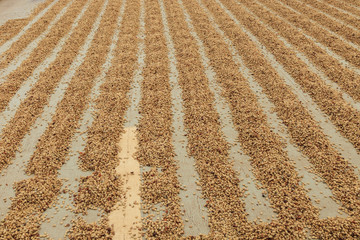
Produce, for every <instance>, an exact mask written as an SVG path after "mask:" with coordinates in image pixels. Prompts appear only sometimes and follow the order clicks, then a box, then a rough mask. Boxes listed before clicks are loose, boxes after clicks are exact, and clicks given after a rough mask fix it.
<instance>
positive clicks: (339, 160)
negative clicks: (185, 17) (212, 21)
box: [207, 0, 360, 215]
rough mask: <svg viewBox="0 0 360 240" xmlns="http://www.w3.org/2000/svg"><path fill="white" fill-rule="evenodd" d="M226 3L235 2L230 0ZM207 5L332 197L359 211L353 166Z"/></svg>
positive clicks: (223, 18)
mask: <svg viewBox="0 0 360 240" xmlns="http://www.w3.org/2000/svg"><path fill="white" fill-rule="evenodd" d="M223 2H225V0H224V1H223ZM226 2H227V3H228V4H227V5H228V6H229V5H230V6H232V4H234V2H233V1H232V2H229V1H226ZM207 6H208V8H209V9H210V10H211V11H212V12H213V14H214V15H215V17H216V18H217V19H218V22H219V24H220V25H221V26H222V28H223V30H224V31H225V32H226V33H227V35H228V37H229V38H230V40H232V42H233V44H234V45H235V47H236V49H237V50H238V51H239V54H240V56H241V57H242V58H243V61H244V63H245V65H246V66H247V67H248V68H249V69H250V70H251V71H252V73H253V75H254V78H255V80H256V81H257V82H258V83H259V84H260V86H261V87H262V88H263V90H264V93H266V95H267V96H268V98H269V99H270V101H272V102H273V103H274V105H275V109H274V110H275V111H276V112H277V114H278V116H279V118H280V119H281V120H282V122H283V123H284V124H285V125H286V126H287V128H288V131H289V134H290V136H291V139H292V140H293V141H294V143H295V144H296V145H297V146H298V147H299V148H300V149H301V151H302V153H303V154H305V155H306V156H308V158H309V162H310V163H311V164H312V165H313V169H314V171H315V172H316V173H317V174H318V175H319V176H320V177H322V179H323V180H324V181H325V182H326V183H327V184H328V185H329V188H330V189H332V192H333V194H334V196H335V197H336V198H337V199H338V200H340V201H341V202H342V204H343V206H344V207H345V208H346V210H347V212H348V213H349V214H350V215H356V214H358V213H359V212H360V201H359V199H358V195H359V194H360V193H359V192H360V182H359V179H358V178H357V176H356V175H355V172H354V168H353V167H352V166H351V165H349V163H348V161H347V160H345V159H344V158H343V157H341V155H340V154H339V153H338V152H337V151H336V150H335V149H334V148H333V147H332V145H331V143H330V142H329V140H328V139H327V137H326V136H325V134H324V133H323V132H322V130H321V128H320V127H319V125H318V124H317V123H316V121H314V119H312V117H311V115H310V114H309V112H308V111H307V110H306V109H305V108H304V107H303V106H302V104H301V102H300V101H299V100H298V99H297V97H296V95H295V94H294V93H293V92H292V91H291V89H290V87H288V86H287V85H286V84H285V83H284V81H283V80H282V79H281V77H280V76H279V75H278V73H277V72H276V71H275V70H274V69H273V68H272V67H271V65H270V64H269V63H268V62H267V60H266V59H265V58H264V56H262V54H261V53H260V51H259V49H257V47H256V46H255V45H254V43H253V42H252V41H251V40H250V39H249V37H248V36H247V35H246V34H245V33H244V32H243V31H242V30H241V29H240V28H239V27H238V26H236V24H235V23H234V21H233V20H232V19H231V18H230V17H229V16H228V15H227V14H225V13H224V11H223V9H222V8H221V7H220V6H219V5H218V4H215V3H213V4H210V3H208V4H207ZM230 27H231V29H230Z"/></svg>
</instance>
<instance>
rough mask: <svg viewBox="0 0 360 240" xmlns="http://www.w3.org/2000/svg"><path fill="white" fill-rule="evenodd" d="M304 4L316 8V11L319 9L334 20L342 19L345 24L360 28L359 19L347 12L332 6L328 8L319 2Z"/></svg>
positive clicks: (306, 0) (305, 0)
mask: <svg viewBox="0 0 360 240" xmlns="http://www.w3.org/2000/svg"><path fill="white" fill-rule="evenodd" d="M304 2H305V3H307V4H309V5H311V6H312V7H314V8H316V9H319V10H321V11H323V12H325V13H327V14H329V15H331V16H332V17H334V18H337V19H340V20H342V21H344V22H347V23H348V24H350V25H353V26H354V27H357V28H360V19H359V18H356V17H354V16H351V15H350V14H348V13H346V12H341V11H339V10H338V9H336V8H334V7H332V6H328V5H326V4H323V3H322V4H321V3H319V2H318V1H309V0H304Z"/></svg>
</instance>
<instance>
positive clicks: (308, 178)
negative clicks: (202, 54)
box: [199, 2, 341, 218]
mask: <svg viewBox="0 0 360 240" xmlns="http://www.w3.org/2000/svg"><path fill="white" fill-rule="evenodd" d="M199 4H200V6H201V7H202V8H203V9H204V11H205V12H206V13H207V15H208V18H209V21H210V22H211V24H212V26H213V27H214V28H215V30H216V32H217V33H218V34H220V35H221V37H222V38H223V39H224V41H225V42H226V44H227V46H228V48H229V50H230V51H231V53H232V55H233V60H234V62H235V63H236V64H237V65H238V66H239V71H240V72H241V73H242V74H243V75H244V76H245V77H246V79H247V81H248V82H249V87H250V88H251V90H252V92H253V93H254V94H256V97H257V98H258V99H259V100H258V104H259V106H260V107H261V108H262V109H263V111H264V113H265V114H266V117H267V122H268V123H269V125H270V127H271V129H272V130H273V131H274V132H275V133H276V134H278V135H279V136H280V137H282V142H284V143H286V147H285V149H286V151H287V153H288V156H289V158H290V159H291V160H293V161H294V164H295V166H296V171H297V172H298V173H299V175H303V177H302V183H303V184H304V187H305V188H306V190H307V191H308V195H309V196H310V195H311V200H312V202H313V204H314V205H315V206H317V207H318V208H319V210H320V218H326V217H329V216H330V217H331V216H337V215H338V214H341V213H338V212H335V211H334V210H335V209H339V205H338V204H337V203H335V201H334V200H332V199H331V197H332V196H333V195H332V194H331V191H330V189H329V188H328V187H327V186H326V185H325V183H323V182H318V178H319V177H317V176H315V175H314V174H313V173H310V172H309V171H308V170H307V168H308V166H309V165H310V163H309V162H308V159H307V158H306V157H305V156H303V154H301V152H300V151H299V149H298V148H297V147H296V146H294V144H293V143H291V142H290V139H291V138H290V136H289V134H288V133H287V131H286V126H285V125H284V124H283V123H281V120H280V119H279V118H278V116H277V114H276V112H273V111H272V109H274V104H273V103H271V102H270V101H269V99H268V98H267V97H266V95H265V94H264V93H263V89H262V87H261V86H260V85H259V84H258V83H257V82H256V81H255V80H254V78H253V76H252V74H251V71H250V70H249V69H248V68H247V67H246V66H245V65H244V62H243V60H242V59H241V57H240V56H239V54H238V51H237V50H236V49H235V48H234V46H233V43H232V41H230V40H229V38H228V37H227V36H226V35H225V33H224V32H223V31H222V30H221V29H220V28H219V26H218V24H217V23H216V22H215V20H214V17H213V16H212V14H211V13H210V12H209V10H208V9H206V7H205V6H204V5H203V4H202V3H201V2H199ZM329 208H330V209H329Z"/></svg>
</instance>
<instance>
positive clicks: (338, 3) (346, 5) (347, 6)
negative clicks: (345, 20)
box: [321, 0, 360, 17]
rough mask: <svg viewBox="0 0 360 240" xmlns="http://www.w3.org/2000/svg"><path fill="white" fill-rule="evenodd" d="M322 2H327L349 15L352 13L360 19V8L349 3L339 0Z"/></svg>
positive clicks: (324, 0) (323, 0)
mask: <svg viewBox="0 0 360 240" xmlns="http://www.w3.org/2000/svg"><path fill="white" fill-rule="evenodd" d="M321 1H322V2H326V3H327V4H330V5H331V6H334V7H337V8H340V9H342V10H344V11H347V12H349V13H352V14H354V15H356V16H358V17H360V8H356V7H354V6H352V5H351V4H350V3H349V1H346V2H344V1H341V0H340V1H338V0H321Z"/></svg>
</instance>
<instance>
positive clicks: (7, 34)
mask: <svg viewBox="0 0 360 240" xmlns="http://www.w3.org/2000/svg"><path fill="white" fill-rule="evenodd" d="M53 1H54V0H47V1H45V2H43V3H40V4H39V5H38V6H37V7H36V8H35V9H34V10H33V11H32V12H31V14H30V16H29V17H26V18H21V19H9V20H7V21H6V22H5V23H4V24H2V25H1V26H0V46H1V45H2V44H3V43H5V42H7V41H8V40H10V39H11V38H13V37H15V36H16V35H17V34H18V33H19V32H20V31H21V29H22V28H24V27H25V26H26V25H27V24H28V23H29V22H31V21H32V20H33V19H34V18H35V17H36V15H38V14H39V13H40V12H41V11H42V10H44V9H45V8H46V7H47V6H49V5H50V4H51V3H52V2H53Z"/></svg>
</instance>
